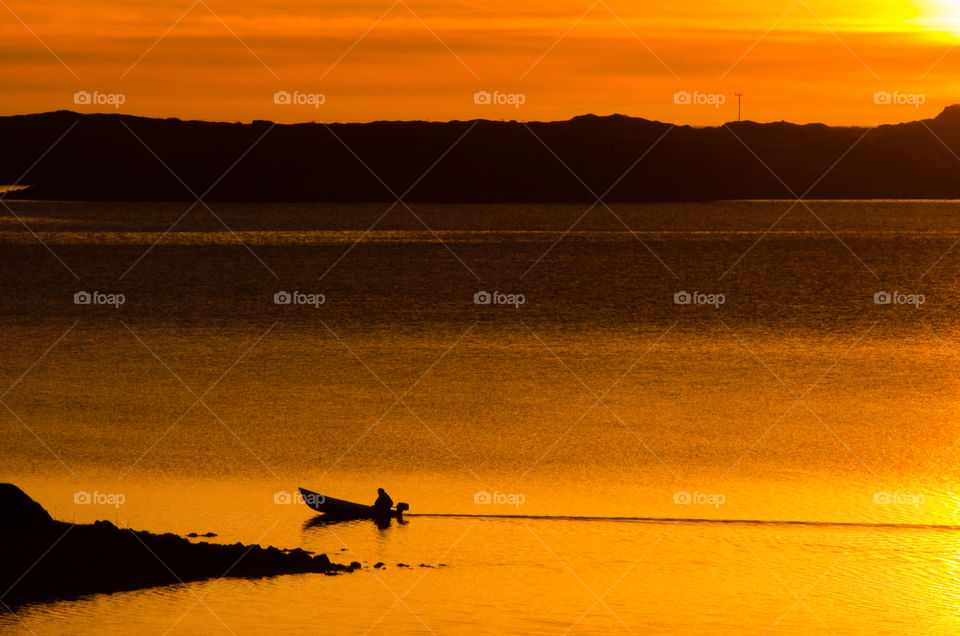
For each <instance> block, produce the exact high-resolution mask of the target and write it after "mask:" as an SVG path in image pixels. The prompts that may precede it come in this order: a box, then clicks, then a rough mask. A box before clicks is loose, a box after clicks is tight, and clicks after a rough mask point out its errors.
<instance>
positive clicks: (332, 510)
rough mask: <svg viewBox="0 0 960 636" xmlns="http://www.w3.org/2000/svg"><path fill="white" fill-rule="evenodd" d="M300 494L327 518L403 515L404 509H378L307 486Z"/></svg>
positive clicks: (308, 504)
mask: <svg viewBox="0 0 960 636" xmlns="http://www.w3.org/2000/svg"><path fill="white" fill-rule="evenodd" d="M300 494H301V496H302V497H303V503H305V504H307V506H309V507H310V508H311V509H313V510H315V511H317V512H319V513H321V514H323V516H324V518H327V519H338V520H342V519H401V518H402V517H403V510H397V509H392V510H378V509H376V508H374V507H373V506H366V505H364V504H358V503H354V502H352V501H347V500H345V499H334V498H333V497H327V496H325V495H321V494H320V493H317V492H313V491H312V490H307V489H306V488H301V489H300Z"/></svg>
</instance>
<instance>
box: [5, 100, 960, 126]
mask: <svg viewBox="0 0 960 636" xmlns="http://www.w3.org/2000/svg"><path fill="white" fill-rule="evenodd" d="M951 109H957V110H960V103H956V104H949V105H947V106H945V107H944V108H943V109H942V110H941V111H940V112H939V113H937V115H934V116H933V117H922V118H919V119H909V120H904V121H900V122H896V123H887V124H873V125H864V124H854V125H843V124H827V123H824V122H817V121H811V122H806V123H798V122H792V121H787V120H785V119H781V120H776V121H756V120H753V119H743V120H731V121H727V122H724V123H722V124H716V125H713V126H698V125H693V124H682V123H678V122H665V121H660V120H658V119H647V118H646V117H642V116H639V115H626V114H623V113H611V114H609V115H597V114H595V113H582V114H579V115H574V116H572V117H570V118H568V119H553V120H540V119H485V118H474V119H448V120H439V119H373V120H368V121H328V122H325V121H316V120H313V121H295V122H278V121H273V120H270V119H251V120H249V121H241V120H233V121H229V120H218V119H182V118H180V117H177V116H175V115H169V116H166V117H161V116H150V115H136V114H133V113H124V112H119V111H117V112H109V111H108V112H91V113H83V112H79V111H75V110H69V109H65V108H63V109H58V110H50V111H41V112H35V113H18V114H12V115H0V119H10V118H14V117H39V116H44V115H57V114H70V115H78V116H80V117H91V116H104V117H129V118H135V119H149V120H155V121H170V120H175V121H179V122H185V123H191V122H192V123H205V124H234V125H241V126H249V125H253V124H264V123H266V124H272V125H273V126H304V125H316V126H365V125H371V124H456V123H473V122H487V123H493V124H557V123H567V122H571V121H574V120H575V119H580V118H589V117H592V118H596V119H610V118H615V117H617V118H624V119H632V120H639V121H644V122H647V123H651V124H660V125H663V126H673V127H677V128H692V129H697V130H700V129H709V128H724V127H726V126H729V125H732V124H754V125H760V126H766V125H771V124H788V125H791V126H823V127H826V128H848V129H850V128H853V129H870V128H883V127H885V126H903V125H905V124H912V123H917V122H922V121H932V120H935V119H937V117H939V116H941V115H943V114H944V113H946V112H947V111H949V110H951Z"/></svg>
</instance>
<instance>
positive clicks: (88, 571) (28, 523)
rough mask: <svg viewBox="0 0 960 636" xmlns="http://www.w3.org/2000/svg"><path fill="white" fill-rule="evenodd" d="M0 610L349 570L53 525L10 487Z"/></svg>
mask: <svg viewBox="0 0 960 636" xmlns="http://www.w3.org/2000/svg"><path fill="white" fill-rule="evenodd" d="M0 507H2V511H3V512H2V514H0V611H3V610H4V609H11V608H15V607H17V606H20V605H24V604H27V603H34V602H43V601H51V600H57V599H68V598H76V597H79V596H83V595H87V594H96V593H103V592H118V591H123V590H135V589H140V588H145V587H154V586H159V585H171V584H175V583H185V582H188V581H197V580H201V579H209V578H220V577H242V578H259V577H266V576H275V575H279V574H301V573H307V572H315V573H323V574H337V573H340V572H352V571H353V570H355V569H357V568H359V567H360V564H359V563H356V562H354V563H352V564H350V565H341V564H337V563H331V562H330V559H328V558H327V556H326V555H325V554H321V555H317V556H313V555H311V554H310V553H309V552H307V551H305V550H302V549H299V548H298V549H295V550H280V549H278V548H273V547H269V548H261V547H260V546H258V545H243V544H241V543H235V544H233V545H219V544H211V543H206V542H201V543H192V542H190V541H189V540H187V539H185V538H182V537H179V536H177V535H174V534H162V535H161V534H153V533H150V532H145V531H134V530H129V529H122V528H118V527H117V526H115V525H113V524H112V523H110V522H109V521H97V522H96V523H93V524H72V523H65V522H62V521H56V520H54V519H53V518H51V517H50V515H49V513H47V511H46V510H44V509H43V507H42V506H41V505H40V504H38V503H37V502H35V501H33V500H32V499H31V498H30V497H29V496H28V495H27V494H26V493H24V492H23V491H22V490H20V489H19V488H17V487H16V486H14V485H12V484H0Z"/></svg>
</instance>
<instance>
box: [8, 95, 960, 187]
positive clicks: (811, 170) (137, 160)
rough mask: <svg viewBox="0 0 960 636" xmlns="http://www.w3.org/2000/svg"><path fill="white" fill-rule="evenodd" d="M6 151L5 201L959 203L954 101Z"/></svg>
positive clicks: (154, 127) (87, 131)
mask: <svg viewBox="0 0 960 636" xmlns="http://www.w3.org/2000/svg"><path fill="white" fill-rule="evenodd" d="M71 126H72V128H71ZM128 128H129V129H128ZM68 130H69V132H67V131H68ZM131 131H132V132H131ZM64 133H66V134H64ZM61 136H63V138H62V139H61V140H60V141H59V143H57V144H56V145H54V146H53V148H52V149H50V147H51V144H54V142H56V141H57V139H58V138H60V137H61ZM861 137H862V139H861ZM138 138H139V139H138ZM0 139H2V140H3V151H2V152H0V185H2V184H13V183H17V182H19V183H22V184H29V185H32V186H33V187H32V188H30V189H28V190H25V191H20V192H16V193H15V194H13V193H11V194H8V195H7V196H8V197H11V198H12V197H17V198H34V199H78V200H189V201H192V200H193V199H194V196H193V195H192V194H191V193H190V190H192V191H193V192H195V193H196V194H197V195H202V194H204V193H206V192H207V190H208V189H209V190H210V191H209V193H207V194H206V196H205V198H206V200H210V201H217V200H219V201H389V202H392V201H394V200H395V198H396V196H401V195H404V193H406V194H405V196H404V200H406V201H432V202H588V203H592V202H593V201H594V200H595V196H594V194H596V195H602V194H603V193H605V192H606V191H607V190H608V189H610V191H609V193H607V194H606V196H604V200H606V201H688V200H690V201H693V200H712V199H734V198H793V194H792V193H791V190H792V192H793V193H796V194H797V195H802V194H804V193H807V190H808V189H810V191H809V193H807V196H808V197H810V198H957V197H960V159H958V157H957V156H956V155H954V154H953V153H954V152H956V153H957V154H958V155H960V105H957V106H950V107H949V108H947V109H946V110H944V111H943V113H941V114H940V115H939V116H938V117H936V118H935V119H928V120H924V121H917V122H910V123H904V124H897V125H887V126H880V127H878V128H875V129H873V130H870V131H869V132H867V129H866V128H854V127H829V126H825V125H822V124H810V125H795V124H789V123H785V122H779V123H768V124H758V123H754V122H734V123H730V124H726V125H724V126H719V127H714V128H692V127H689V126H671V125H670V124H664V123H661V122H654V121H648V120H645V119H638V118H633V117H626V116H622V115H612V116H609V117H597V116H593V115H584V116H581V117H575V118H573V119H571V120H569V121H561V122H529V123H520V122H499V121H486V120H477V121H452V122H447V123H431V122H419V121H412V122H374V123H368V124H329V125H324V124H314V123H310V124H292V125H280V124H278V125H274V124H272V123H271V122H262V121H256V122H253V123H250V124H231V123H215V122H201V121H181V120H179V119H148V118H143V117H132V116H127V115H102V114H97V115H81V114H78V113H73V112H67V111H59V112H54V113H44V114H37V115H20V116H13V117H0ZM258 139H259V142H257V140H258ZM458 139H459V143H457V141H458ZM141 140H142V143H141ZM658 140H659V142H658ZM858 140H860V141H859V143H857V142H858ZM148 147H149V149H148ZM851 147H852V149H851ZM951 148H952V149H953V150H950V149H951ZM48 149H49V152H48ZM44 153H46V154H44ZM153 153H156V156H154V154H153ZM245 153H246V154H245ZM445 153H446V154H445ZM554 153H555V154H554ZM645 153H646V156H644V158H643V159H642V160H641V161H639V163H637V164H636V165H635V166H634V163H635V162H636V161H637V160H638V159H639V158H640V157H641V156H643V155H644V154H645ZM754 153H755V154H754ZM845 153H847V154H845ZM441 157H442V158H441ZM38 160H39V161H38ZM161 161H162V163H161ZM35 162H36V164H35V165H34V163H35ZM235 162H236V165H234V164H235ZM164 164H166V166H168V167H169V170H168V169H167V168H166V167H164ZM434 164H436V165H434ZM834 164H836V165H835V166H834ZM231 166H233V167H232V169H230V168H231ZM431 166H434V167H433V169H432V170H429V172H427V171H428V169H429V168H430V167H431ZM631 166H634V167H632V168H631ZM831 166H834V168H833V169H832V170H830V168H831ZM568 167H569V170H568ZM768 167H769V169H768ZM228 169H230V170H229V171H228ZM828 170H829V172H828ZM171 171H172V173H173V174H171ZM771 171H772V172H771ZM225 172H226V175H225V176H223V178H222V179H221V176H222V175H224V173H225ZM425 172H426V175H425V176H423V178H422V179H421V176H422V175H424V173H425ZM571 172H572V173H573V174H572V173H571ZM824 173H826V176H823V175H824ZM174 174H175V175H176V176H174ZM574 175H576V176H574ZM775 175H776V176H775ZM21 177H22V178H21ZM178 177H179V179H178ZM621 177H622V179H621ZM778 177H779V179H778ZM821 177H823V178H822V179H821ZM181 179H182V181H183V183H181V182H180V180H181ZM581 179H582V181H583V182H582V183H581V181H580V180H581ZM780 179H782V180H783V183H781V181H780ZM381 180H382V182H381ZM618 180H619V181H618ZM184 184H186V185H184ZM188 188H189V189H188ZM811 188H812V189H811ZM407 190H409V193H407Z"/></svg>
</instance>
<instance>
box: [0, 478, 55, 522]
mask: <svg viewBox="0 0 960 636" xmlns="http://www.w3.org/2000/svg"><path fill="white" fill-rule="evenodd" d="M0 509H2V510H3V514H2V515H0V527H2V528H30V527H38V526H40V527H42V526H48V525H50V524H51V523H53V518H52V517H51V516H50V514H49V513H48V512H47V511H46V510H44V509H43V506H41V505H40V504H38V503H37V502H36V501H34V500H33V499H31V498H30V497H28V496H27V494H26V493H25V492H23V491H22V490H20V489H19V488H17V487H16V486H14V485H13V484H0Z"/></svg>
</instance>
